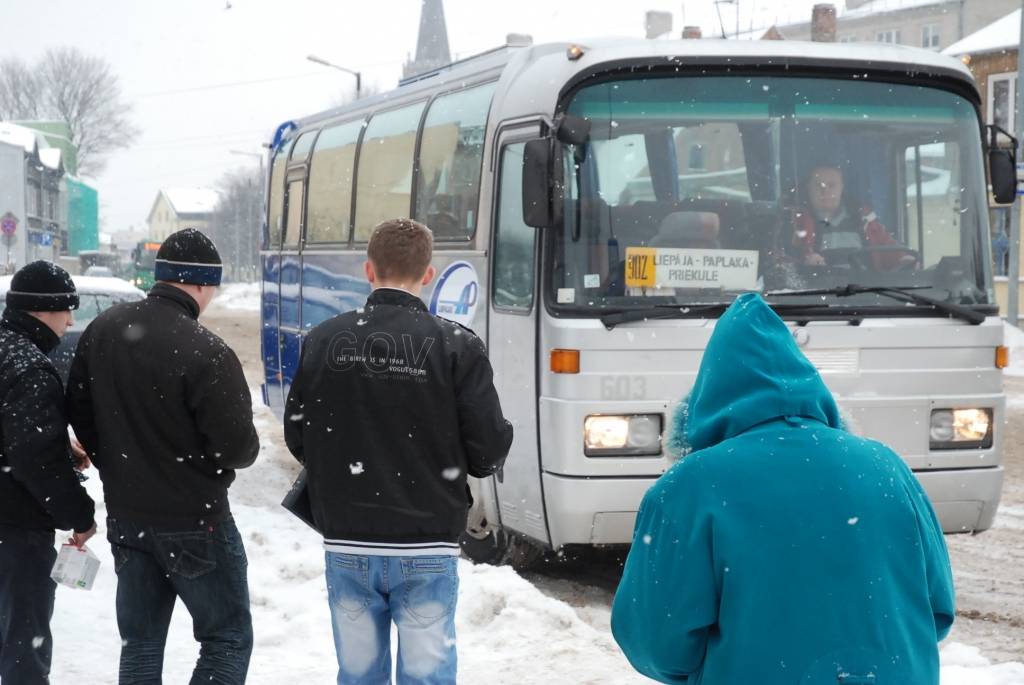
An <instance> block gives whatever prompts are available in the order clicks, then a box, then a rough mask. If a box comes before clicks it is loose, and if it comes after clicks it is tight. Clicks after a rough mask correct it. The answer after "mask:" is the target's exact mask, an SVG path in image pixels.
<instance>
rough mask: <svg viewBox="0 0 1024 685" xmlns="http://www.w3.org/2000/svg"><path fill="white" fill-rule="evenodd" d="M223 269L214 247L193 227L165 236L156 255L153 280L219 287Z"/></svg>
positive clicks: (211, 242)
mask: <svg viewBox="0 0 1024 685" xmlns="http://www.w3.org/2000/svg"><path fill="white" fill-rule="evenodd" d="M222 270H223V267H222V266H221V263H220V254H218V253H217V246H216V245H214V244H213V241H212V240H210V239H209V238H207V237H206V236H205V235H203V234H202V233H200V232H199V231H198V230H196V229H194V228H186V229H183V230H181V231H178V232H177V233H172V234H171V235H169V236H167V239H166V240H164V242H163V244H162V245H161V246H160V249H159V250H157V253H156V266H155V267H154V269H153V278H154V279H156V280H158V281H170V282H172V283H191V284H192V285H220V275H221V271H222Z"/></svg>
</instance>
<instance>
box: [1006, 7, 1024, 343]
mask: <svg viewBox="0 0 1024 685" xmlns="http://www.w3.org/2000/svg"><path fill="white" fill-rule="evenodd" d="M1022 48H1024V0H1021V12H1020V34H1019V35H1018V36H1017V102H1016V103H1015V107H1014V113H1013V135H1014V136H1016V137H1017V141H1018V146H1017V158H1018V160H1019V159H1020V155H1021V150H1020V145H1019V142H1020V140H1021V138H1022V136H1024V130H1022V129H1024V88H1022V87H1021V86H1022V85H1024V83H1022V78H1021V77H1022V76H1024V49H1022ZM1019 309H1020V198H1016V199H1015V200H1014V202H1013V205H1012V206H1011V207H1010V268H1009V273H1008V274H1007V278H1006V320H1007V322H1008V323H1009V324H1010V325H1011V326H1016V325H1017V315H1018V312H1019Z"/></svg>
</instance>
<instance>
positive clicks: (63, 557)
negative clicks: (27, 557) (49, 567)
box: [50, 545, 100, 590]
mask: <svg viewBox="0 0 1024 685" xmlns="http://www.w3.org/2000/svg"><path fill="white" fill-rule="evenodd" d="M99 570H100V560H99V558H98V557H97V556H96V555H95V554H93V553H92V552H91V551H89V548H88V547H82V548H81V549H79V548H78V547H75V546H74V545H62V546H61V548H60V552H59V553H58V554H57V562H56V563H55V564H54V565H53V571H51V572H50V578H53V580H54V581H56V582H58V583H60V584H61V585H67V586H68V587H70V588H79V589H82V590H91V589H92V584H93V582H94V581H95V580H96V573H97V572H98V571H99Z"/></svg>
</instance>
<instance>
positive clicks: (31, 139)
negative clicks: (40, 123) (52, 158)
mask: <svg viewBox="0 0 1024 685" xmlns="http://www.w3.org/2000/svg"><path fill="white" fill-rule="evenodd" d="M38 135H39V134H38V132H37V131H33V130H32V129H30V128H25V127H24V126H18V125H17V124H12V123H10V122H9V121H3V122H0V142H2V143H8V144H10V145H17V146H18V147H22V148H24V149H25V152H29V153H31V152H32V151H33V150H35V149H36V145H37V144H38V143H37V142H36V141H37V140H38V138H37V136H38Z"/></svg>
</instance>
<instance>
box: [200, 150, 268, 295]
mask: <svg viewBox="0 0 1024 685" xmlns="http://www.w3.org/2000/svg"><path fill="white" fill-rule="evenodd" d="M217 186H218V189H219V190H220V200H219V201H218V203H217V207H216V208H215V209H214V210H213V218H212V220H211V221H210V237H211V238H212V239H213V242H214V243H216V245H217V250H218V251H219V252H220V255H221V261H222V262H223V263H224V276H225V280H228V281H242V282H252V281H255V280H256V275H257V264H258V258H259V249H260V240H261V239H262V233H261V230H260V229H261V227H262V225H263V177H262V175H261V174H260V170H259V169H258V168H255V167H250V168H244V169H238V170H235V171H230V172H228V173H226V174H224V175H223V176H222V177H221V178H220V181H219V182H218V183H217Z"/></svg>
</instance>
